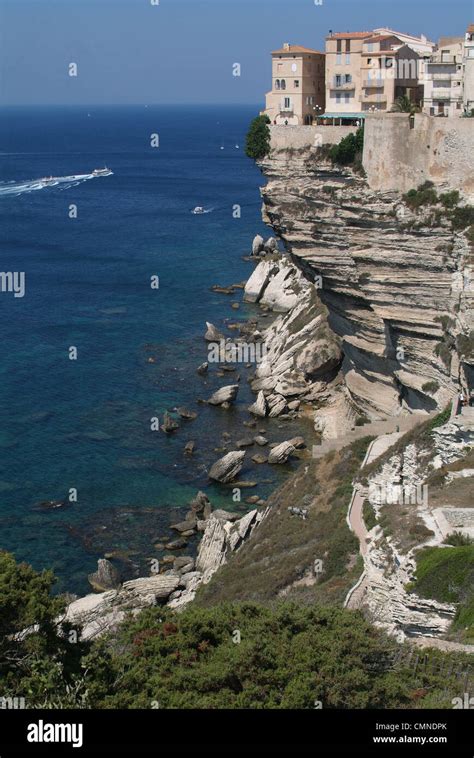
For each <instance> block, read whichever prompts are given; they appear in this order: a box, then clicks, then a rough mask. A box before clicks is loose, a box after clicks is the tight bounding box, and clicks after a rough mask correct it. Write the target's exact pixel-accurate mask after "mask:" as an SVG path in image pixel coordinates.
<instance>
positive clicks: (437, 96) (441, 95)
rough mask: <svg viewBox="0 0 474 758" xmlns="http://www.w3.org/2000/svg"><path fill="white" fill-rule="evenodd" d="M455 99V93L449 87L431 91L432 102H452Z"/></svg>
mask: <svg viewBox="0 0 474 758" xmlns="http://www.w3.org/2000/svg"><path fill="white" fill-rule="evenodd" d="M451 99H454V93H453V92H451V90H450V89H448V87H446V88H444V87H443V88H441V87H434V88H433V89H432V91H431V100H451Z"/></svg>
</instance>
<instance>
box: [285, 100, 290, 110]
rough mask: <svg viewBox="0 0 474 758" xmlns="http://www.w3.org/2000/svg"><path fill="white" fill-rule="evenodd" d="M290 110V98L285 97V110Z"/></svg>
mask: <svg viewBox="0 0 474 758" xmlns="http://www.w3.org/2000/svg"><path fill="white" fill-rule="evenodd" d="M290 108H291V98H289V97H285V110H289V109H290Z"/></svg>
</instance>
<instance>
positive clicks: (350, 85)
mask: <svg viewBox="0 0 474 758" xmlns="http://www.w3.org/2000/svg"><path fill="white" fill-rule="evenodd" d="M329 89H330V90H335V91H336V92H349V91H350V90H354V89H355V83H354V82H343V83H342V84H334V83H333V84H330V85H329Z"/></svg>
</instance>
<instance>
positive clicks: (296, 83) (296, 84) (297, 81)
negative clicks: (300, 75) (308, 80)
mask: <svg viewBox="0 0 474 758" xmlns="http://www.w3.org/2000/svg"><path fill="white" fill-rule="evenodd" d="M299 86H300V80H299V79H295V87H296V89H298V87H299Z"/></svg>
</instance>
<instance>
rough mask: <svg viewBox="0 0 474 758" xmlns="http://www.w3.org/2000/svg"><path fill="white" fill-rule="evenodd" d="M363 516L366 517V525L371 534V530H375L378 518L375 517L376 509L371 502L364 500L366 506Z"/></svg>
mask: <svg viewBox="0 0 474 758" xmlns="http://www.w3.org/2000/svg"><path fill="white" fill-rule="evenodd" d="M362 515H363V517H364V523H365V525H366V527H367V529H368V531H369V532H370V530H371V529H373V528H374V526H376V524H377V517H376V515H375V511H374V507H373V505H372V503H371V502H370V501H369V500H364V505H363V506H362Z"/></svg>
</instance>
